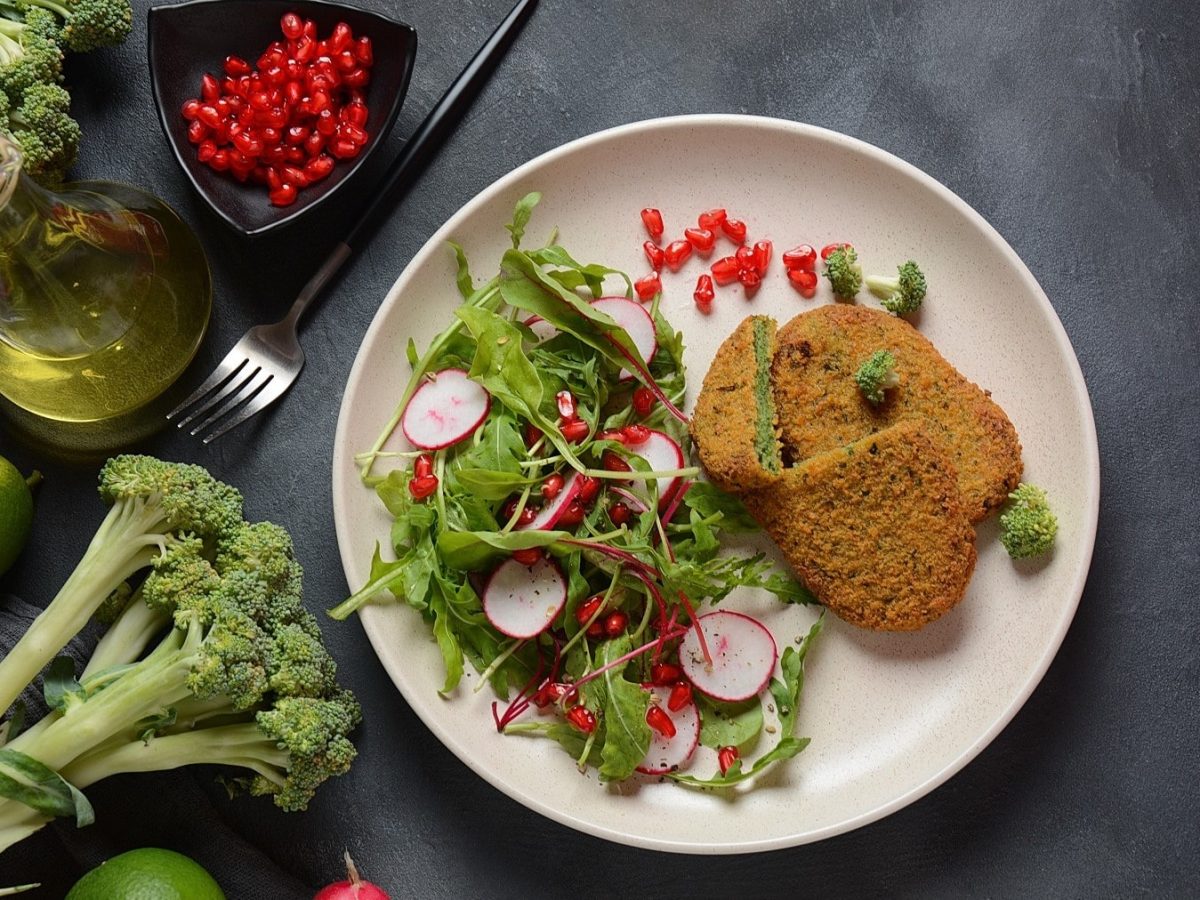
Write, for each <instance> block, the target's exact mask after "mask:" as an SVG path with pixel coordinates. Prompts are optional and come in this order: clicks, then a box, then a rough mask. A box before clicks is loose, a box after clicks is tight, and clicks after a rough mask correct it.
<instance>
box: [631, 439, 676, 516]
mask: <svg viewBox="0 0 1200 900" xmlns="http://www.w3.org/2000/svg"><path fill="white" fill-rule="evenodd" d="M649 431H650V436H649V437H648V438H646V440H644V441H643V442H642V443H640V444H630V445H628V449H629V452H630V453H634V454H636V455H638V456H640V457H641V458H642V459H644V460H645V461H646V462H647V463H649V465H650V468H651V469H653V470H654V471H655V472H667V471H670V470H672V469H682V468H683V448H682V447H680V446H679V442H678V441H676V440H675V438H673V437H671V436H670V435H669V434H666V433H664V432H662V431H656V430H655V429H653V428H651V429H649ZM657 481H658V505H659V506H660V507H661V506H663V505H664V504H666V503H668V502H669V501H670V499H671V495H672V494H673V493H674V491H675V488H676V487H677V486H678V485H679V476H678V475H672V476H670V477H669V478H659V479H657Z"/></svg>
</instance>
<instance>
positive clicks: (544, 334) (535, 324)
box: [521, 316, 558, 342]
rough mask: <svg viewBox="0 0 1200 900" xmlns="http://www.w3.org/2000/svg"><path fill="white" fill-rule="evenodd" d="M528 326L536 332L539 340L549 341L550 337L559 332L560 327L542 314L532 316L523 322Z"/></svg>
mask: <svg viewBox="0 0 1200 900" xmlns="http://www.w3.org/2000/svg"><path fill="white" fill-rule="evenodd" d="M521 324H523V325H524V326H525V327H526V328H528V329H529V330H530V331H532V332H533V333H534V335H535V336H536V337H537V339H538V341H539V342H540V341H548V340H550V338H552V337H554V336H555V335H556V334H558V329H557V328H555V327H554V326H553V325H551V324H550V323H549V322H547V321H546V320H545V319H543V318H542V317H541V316H530V317H529V318H528V319H526V320H525V321H524V322H522V323H521Z"/></svg>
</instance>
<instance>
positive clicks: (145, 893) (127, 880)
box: [67, 847, 225, 900]
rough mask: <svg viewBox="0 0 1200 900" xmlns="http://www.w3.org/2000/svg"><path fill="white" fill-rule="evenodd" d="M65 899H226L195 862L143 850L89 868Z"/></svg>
mask: <svg viewBox="0 0 1200 900" xmlns="http://www.w3.org/2000/svg"><path fill="white" fill-rule="evenodd" d="M67 900H225V894H224V892H223V891H222V890H221V888H220V886H219V885H218V884H217V883H216V882H215V881H213V877H212V876H211V875H209V874H208V873H207V872H206V871H204V869H202V868H201V867H200V864H199V863H197V862H196V861H195V860H193V859H189V858H188V857H186V856H184V855H183V854H182V853H175V852H174V851H172V850H160V849H158V848H157V847H144V848H142V849H141V850H130V851H129V852H128V853H122V854H121V855H120V856H114V857H113V858H112V859H110V860H109V861H108V862H104V863H101V864H100V865H98V866H97V867H96V868H94V869H92V871H90V872H88V873H87V874H86V875H84V876H83V877H82V878H80V879H79V881H77V882H76V883H75V887H73V888H71V892H70V893H69V894H67Z"/></svg>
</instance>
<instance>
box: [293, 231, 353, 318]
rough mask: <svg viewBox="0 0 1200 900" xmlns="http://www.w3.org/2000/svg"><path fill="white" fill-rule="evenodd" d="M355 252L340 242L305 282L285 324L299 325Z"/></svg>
mask: <svg viewBox="0 0 1200 900" xmlns="http://www.w3.org/2000/svg"><path fill="white" fill-rule="evenodd" d="M353 252H354V251H353V250H351V249H350V245H349V244H347V243H346V242H345V241H339V242H338V244H337V246H335V247H334V248H333V250H332V251H330V253H329V255H328V256H327V257H325V262H323V263H321V268H319V269H317V271H316V272H314V273H313V276H312V278H310V279H308V281H307V282H305V285H304V287H302V288H300V293H299V294H298V295H297V296H296V299H295V300H294V301H293V302H292V308H291V309H289V310H288V313H287V315H286V316H284V317H283V322H286V323H288V324H290V325H291V326H292V328H295V327H296V326H297V325H299V324H300V317H301V316H302V315H304V311H305V310H306V309H308V306H309V304H310V303H312V302H313V301H314V300H316V299H317V297H319V296H320V294H321V291H323V290H324V289H325V285H327V284H329V282H331V281H332V280H333V276H335V275H336V274H337V273H338V271H339V270H340V269H341V268H342V264H343V263H345V262H346V260H347V259H349V258H350V255H351V254H352V253H353Z"/></svg>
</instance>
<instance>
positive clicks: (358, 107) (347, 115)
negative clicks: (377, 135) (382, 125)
mask: <svg viewBox="0 0 1200 900" xmlns="http://www.w3.org/2000/svg"><path fill="white" fill-rule="evenodd" d="M340 116H341V118H342V120H343V121H345V122H349V123H350V124H351V125H356V126H358V127H359V128H362V126H364V125H366V124H367V116H368V112H367V108H366V106H364V105H363V104H361V103H347V104H346V105H345V106H343V107H342V111H341V113H340Z"/></svg>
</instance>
